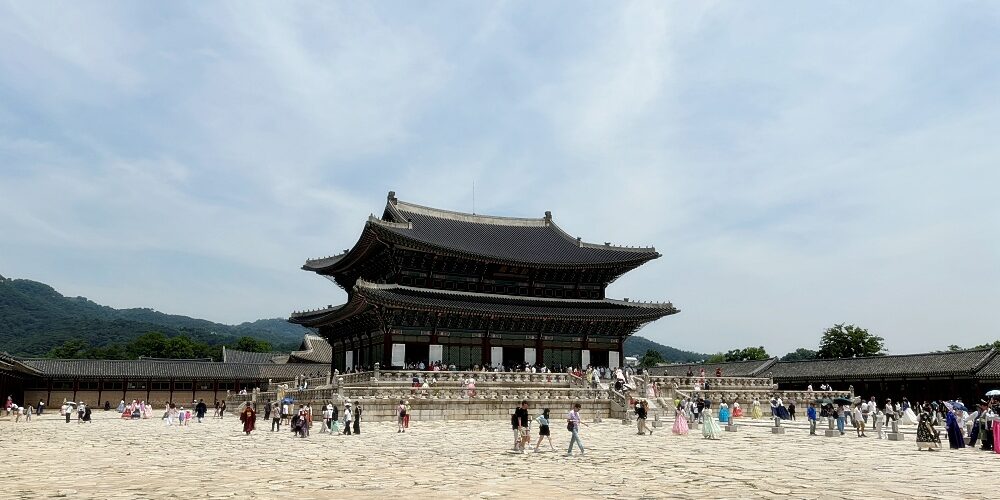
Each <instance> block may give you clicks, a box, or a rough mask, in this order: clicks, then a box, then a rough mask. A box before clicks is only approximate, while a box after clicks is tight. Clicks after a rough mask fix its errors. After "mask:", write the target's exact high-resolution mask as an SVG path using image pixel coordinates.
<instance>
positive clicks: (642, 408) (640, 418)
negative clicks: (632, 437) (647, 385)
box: [635, 399, 653, 436]
mask: <svg viewBox="0 0 1000 500" xmlns="http://www.w3.org/2000/svg"><path fill="white" fill-rule="evenodd" d="M648 417H649V402H647V401H646V400H645V399H643V400H642V401H640V402H639V403H638V404H637V405H636V419H635V422H636V428H637V429H638V434H639V435H640V436H641V435H644V434H646V431H649V435H650V436H652V435H653V429H650V428H649V425H647V424H646V419H647V418H648Z"/></svg>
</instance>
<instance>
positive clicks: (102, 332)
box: [0, 276, 707, 363]
mask: <svg viewBox="0 0 1000 500" xmlns="http://www.w3.org/2000/svg"><path fill="white" fill-rule="evenodd" d="M148 332H161V333H163V334H164V335H166V336H168V337H173V336H176V335H181V334H184V335H187V336H188V337H191V338H192V339H193V340H198V341H201V342H206V343H208V344H212V345H218V344H224V343H232V342H234V341H236V340H238V339H239V338H240V337H242V336H249V337H254V338H256V339H259V340H264V341H267V342H270V343H271V344H272V346H273V347H274V349H275V350H279V351H287V350H292V349H295V348H297V347H298V345H299V343H300V342H301V341H302V336H303V335H305V334H306V333H309V330H308V329H306V328H304V327H302V326H299V325H295V324H292V323H289V322H287V321H285V319H284V318H272V319H259V320H257V321H252V322H245V323H241V324H239V325H226V324H222V323H215V322H212V321H208V320H204V319H197V318H191V317H188V316H181V315H177V314H166V313H162V312H159V311H156V310H154V309H150V308H132V309H115V308H113V307H108V306H103V305H100V304H97V303H96V302H93V301H91V300H89V299H87V298H85V297H65V296H63V295H62V294H60V293H59V292H58V291H56V290H55V289H54V288H52V287H51V286H49V285H46V284H44V283H39V282H37V281H32V280H26V279H8V278H4V277H3V276H0V351H7V352H9V353H11V354H15V355H21V356H42V355H45V354H46V353H48V352H49V350H51V349H52V348H53V347H56V346H59V345H62V344H63V343H64V342H66V341H67V340H70V339H80V340H83V341H85V342H87V343H88V344H90V345H92V346H94V347H104V346H109V345H113V344H121V343H125V342H128V341H130V340H133V339H135V338H136V337H138V336H140V335H142V334H145V333H148ZM648 349H653V350H656V351H659V352H660V354H661V355H662V356H663V358H664V359H665V360H666V361H668V362H675V363H678V362H694V361H701V360H703V359H705V358H706V357H707V355H705V354H700V353H695V352H689V351H683V350H680V349H675V348H673V347H670V346H665V345H663V344H659V343H657V342H653V341H652V340H649V339H647V338H644V337H639V336H634V335H633V336H632V337H629V338H628V339H626V340H625V355H626V356H637V357H641V356H642V355H643V354H645V353H646V351H647V350H648Z"/></svg>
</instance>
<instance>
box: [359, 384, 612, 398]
mask: <svg viewBox="0 0 1000 500" xmlns="http://www.w3.org/2000/svg"><path fill="white" fill-rule="evenodd" d="M610 392H611V391H609V390H607V389H588V388H575V387H574V388H569V387H494V386H490V387H483V388H479V387H477V388H476V389H475V390H469V389H464V388H461V387H440V386H435V387H428V388H419V387H412V388H411V387H387V386H377V387H344V388H342V390H341V395H342V397H344V398H347V399H351V400H355V399H357V400H365V399H390V400H400V399H405V400H410V401H411V402H412V401H413V400H421V399H432V400H454V401H460V400H497V401H505V400H522V399H529V400H549V399H553V400H558V399H561V400H608V399H610V394H609V393H610Z"/></svg>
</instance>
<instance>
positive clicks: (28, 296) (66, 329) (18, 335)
mask: <svg viewBox="0 0 1000 500" xmlns="http://www.w3.org/2000/svg"><path fill="white" fill-rule="evenodd" d="M148 332H161V333H163V334H164V335H166V336H168V337H173V336H176V335H181V334H184V335H187V336H188V337H191V338H192V339H193V340H198V341H201V342H206V343H208V344H212V345H218V344H224V343H232V342H235V341H236V340H238V339H239V338H240V337H242V336H249V337H254V338H257V339H260V340H264V341H267V342H270V343H271V344H272V346H274V348H275V349H282V350H289V349H294V348H296V347H298V345H299V343H300V342H301V341H302V336H303V335H305V334H306V333H308V332H309V330H308V329H306V328H303V327H302V326H299V325H294V324H291V323H288V322H287V321H285V320H284V319H283V318H274V319H262V320H257V321H253V322H246V323H242V324H239V325H226V324H222V323H215V322H212V321H208V320H203V319H196V318H190V317H188V316H180V315H176V314H165V313H161V312H158V311H155V310H153V309H148V308H134V309H115V308H112V307H108V306H102V305H100V304H97V303H95V302H93V301H91V300H88V299H86V298H85V297H65V296H63V295H62V294H60V293H59V292H57V291H56V290H55V289H53V288H52V287H51V286H49V285H46V284H44V283H39V282H37V281H31V280H25V279H6V278H0V351H7V352H10V353H11V354H15V355H24V356H41V355H44V354H45V353H47V352H49V350H50V349H52V348H53V347H56V346H58V345H61V344H63V343H64V342H66V341H67V340H70V339H80V340H83V341H85V342H87V343H88V344H90V345H92V346H94V347H103V346H108V345H112V344H120V343H124V342H128V341H130V340H132V339H134V338H136V337H138V336H140V335H142V334H144V333H148Z"/></svg>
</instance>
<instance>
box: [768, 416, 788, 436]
mask: <svg viewBox="0 0 1000 500" xmlns="http://www.w3.org/2000/svg"><path fill="white" fill-rule="evenodd" d="M784 433H785V428H784V427H782V426H781V418H779V417H778V416H777V415H775V416H774V427H771V434H784Z"/></svg>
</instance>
